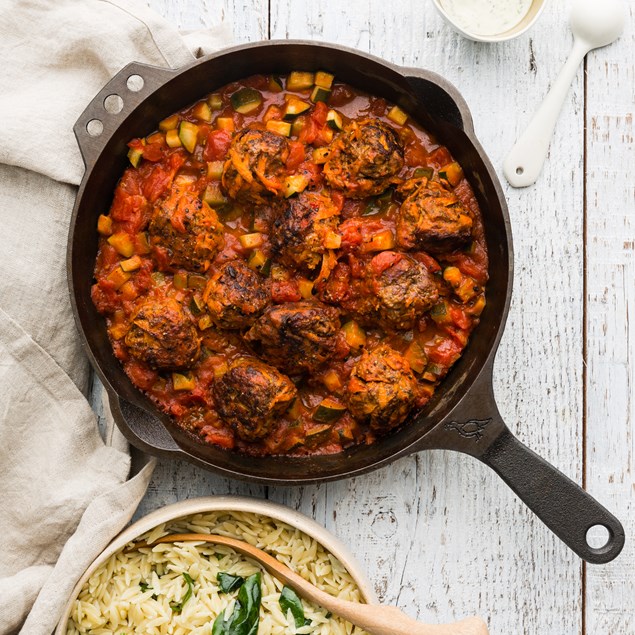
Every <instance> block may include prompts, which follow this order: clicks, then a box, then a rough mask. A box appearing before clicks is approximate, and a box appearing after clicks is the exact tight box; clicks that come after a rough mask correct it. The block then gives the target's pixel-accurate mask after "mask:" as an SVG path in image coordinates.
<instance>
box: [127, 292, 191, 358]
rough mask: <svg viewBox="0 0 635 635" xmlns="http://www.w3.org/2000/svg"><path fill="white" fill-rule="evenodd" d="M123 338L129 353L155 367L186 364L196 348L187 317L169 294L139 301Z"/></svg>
mask: <svg viewBox="0 0 635 635" xmlns="http://www.w3.org/2000/svg"><path fill="white" fill-rule="evenodd" d="M124 341H125V343H126V346H127V347H128V351H129V353H130V355H132V356H133V357H136V358H137V359H140V360H142V361H144V362H146V363H147V364H148V365H149V366H151V367H152V368H156V369H158V370H182V369H185V368H189V367H190V366H191V365H192V364H193V363H194V362H195V361H196V358H197V357H198V353H199V348H200V339H199V337H198V334H197V331H196V328H195V326H194V324H193V323H192V320H191V318H190V317H188V315H187V314H186V313H185V311H184V310H183V306H182V305H181V304H180V303H179V302H177V301H176V300H174V299H171V298H165V299H162V300H148V301H147V302H145V303H144V304H142V305H141V306H140V307H139V308H138V309H137V310H136V311H135V313H134V314H133V316H132V322H131V325H130V329H129V330H128V333H127V334H126V337H125V340H124Z"/></svg>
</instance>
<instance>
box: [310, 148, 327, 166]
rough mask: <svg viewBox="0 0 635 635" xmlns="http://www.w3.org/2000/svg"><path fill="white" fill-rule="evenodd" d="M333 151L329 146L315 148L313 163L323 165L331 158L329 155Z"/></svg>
mask: <svg viewBox="0 0 635 635" xmlns="http://www.w3.org/2000/svg"><path fill="white" fill-rule="evenodd" d="M330 154H331V151H330V150H329V148H327V147H326V148H315V150H313V163H317V165H322V164H323V163H326V162H327V161H328V160H329V156H330Z"/></svg>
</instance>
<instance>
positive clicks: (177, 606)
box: [170, 573, 194, 614]
mask: <svg viewBox="0 0 635 635" xmlns="http://www.w3.org/2000/svg"><path fill="white" fill-rule="evenodd" d="M182 575H183V578H184V579H185V582H186V583H187V591H186V592H185V595H184V596H183V599H182V600H181V601H180V602H170V608H171V609H172V611H173V612H174V613H177V614H178V613H180V612H181V611H182V610H183V607H184V606H185V603H186V602H187V601H188V600H189V599H190V598H191V597H192V591H193V590H194V580H192V578H191V577H190V576H189V574H187V573H183V574H182Z"/></svg>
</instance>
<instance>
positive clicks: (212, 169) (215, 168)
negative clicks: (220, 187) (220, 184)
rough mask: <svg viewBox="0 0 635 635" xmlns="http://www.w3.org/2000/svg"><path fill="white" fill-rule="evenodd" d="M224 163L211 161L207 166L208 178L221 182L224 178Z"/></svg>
mask: <svg viewBox="0 0 635 635" xmlns="http://www.w3.org/2000/svg"><path fill="white" fill-rule="evenodd" d="M224 165H225V164H224V162H223V161H209V162H208V164H207V177H208V178H210V179H216V180H217V181H220V180H221V178H222V176H223V166H224Z"/></svg>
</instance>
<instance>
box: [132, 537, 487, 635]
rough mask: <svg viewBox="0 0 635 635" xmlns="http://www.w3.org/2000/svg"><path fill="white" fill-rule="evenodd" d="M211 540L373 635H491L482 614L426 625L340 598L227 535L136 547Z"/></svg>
mask: <svg viewBox="0 0 635 635" xmlns="http://www.w3.org/2000/svg"><path fill="white" fill-rule="evenodd" d="M188 541H201V542H211V543H214V544H217V545H226V546H228V547H231V548H232V549H234V550H235V551H238V552H239V553H242V554H244V555H246V556H249V557H250V558H253V559H254V560H256V561H258V562H259V563H260V564H261V565H262V566H263V567H264V568H265V569H266V570H267V571H268V572H269V573H271V575H273V576H274V577H276V578H278V580H281V581H282V582H284V583H285V584H288V585H289V586H290V587H291V588H292V589H293V590H294V591H295V592H296V593H297V594H298V595H300V596H301V597H303V598H304V599H305V600H308V601H309V602H313V603H314V604H318V605H319V606H321V607H323V608H325V609H327V610H328V611H330V612H331V613H335V614H336V615H339V616H340V617H342V618H344V619H345V620H347V621H348V622H351V624H355V625H356V626H359V627H360V628H363V629H364V630H365V631H367V632H368V633H371V635H488V630H487V626H486V625H485V622H483V620H482V619H481V618H480V617H468V618H466V619H464V620H460V621H459V622H454V623H453V624H423V623H422V622H417V621H416V620H413V619H412V618H410V617H408V616H407V615H406V614H405V613H404V612H403V611H401V610H400V609H398V608H397V607H395V606H379V605H376V604H361V603H358V602H348V601H346V600H340V599H338V598H336V597H333V596H332V595H329V594H328V593H326V592H324V591H322V590H321V589H318V588H317V587H315V586H313V585H312V584H311V583H310V582H307V581H306V580H305V579H304V578H303V577H301V576H300V575H298V574H297V573H294V572H293V571H291V569H289V568H288V567H287V566H285V565H284V564H282V563H281V562H279V561H278V560H276V559H275V558H274V557H273V556H271V555H269V554H268V553H266V552H265V551H263V550H262V549H258V548H257V547H253V546H252V545H250V544H248V543H246V542H243V541H242V540H237V539H236V538H228V537H226V536H217V535H215V534H171V535H168V536H163V537H161V538H158V539H157V540H155V541H154V542H152V543H150V544H148V543H145V542H138V543H136V544H135V545H134V547H133V549H140V548H142V547H152V546H154V545H156V544H159V543H165V542H188Z"/></svg>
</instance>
